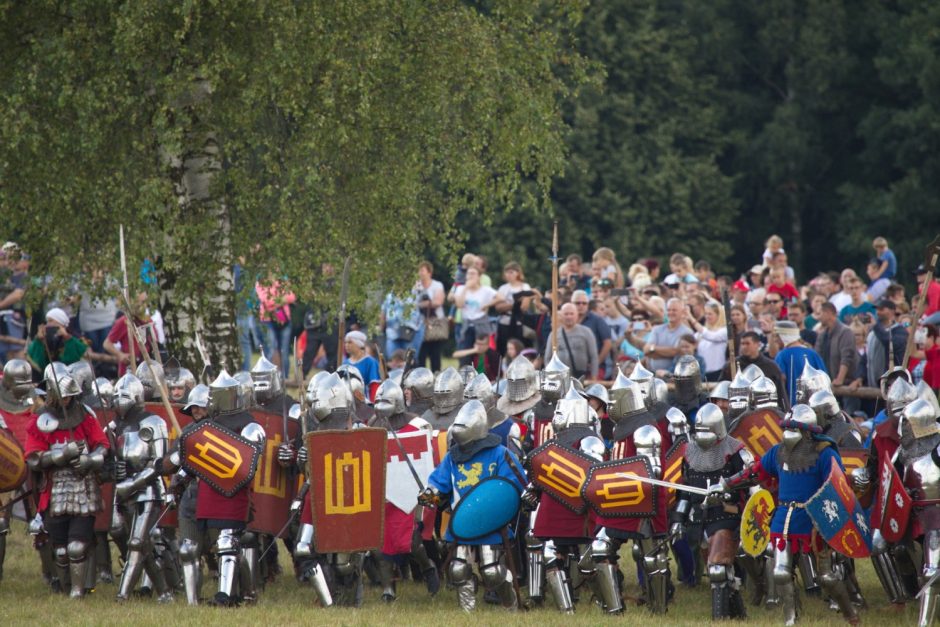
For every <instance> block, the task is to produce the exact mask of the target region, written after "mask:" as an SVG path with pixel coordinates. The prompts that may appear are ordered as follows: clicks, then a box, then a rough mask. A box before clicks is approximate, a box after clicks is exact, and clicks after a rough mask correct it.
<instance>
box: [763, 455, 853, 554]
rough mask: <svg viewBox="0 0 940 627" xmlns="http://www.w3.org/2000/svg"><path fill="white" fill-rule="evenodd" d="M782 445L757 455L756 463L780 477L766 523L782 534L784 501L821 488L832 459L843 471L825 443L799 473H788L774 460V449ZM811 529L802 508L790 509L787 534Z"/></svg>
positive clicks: (800, 498)
mask: <svg viewBox="0 0 940 627" xmlns="http://www.w3.org/2000/svg"><path fill="white" fill-rule="evenodd" d="M781 446H783V445H782V444H777V445H775V446H774V447H773V448H771V449H770V450H769V451H767V452H766V453H764V456H763V457H761V460H760V464H761V466H762V467H763V468H764V470H765V471H766V472H767V473H768V474H770V475H773V476H774V477H777V478H778V479H779V480H780V490H779V492H778V497H777V502H778V503H780V505H779V506H778V507H777V509H775V510H774V517H773V520H772V521H771V522H770V531H771V532H773V533H783V526H784V522H785V521H786V518H787V507H785V506H784V504H785V503H787V502H790V501H796V502H797V503H805V502H806V501H808V500H809V499H810V498H811V497H812V496H813V495H814V494H816V491H817V490H819V488H820V487H822V484H824V483H825V482H826V480H827V479H828V478H829V473H830V472H831V471H832V460H833V459H836V460H838V462H839V467H840V468H842V469H843V470H845V466H843V465H842V458H841V457H839V453H837V452H836V449H835V447H834V446H827V447H826V448H824V449H823V450H822V451H820V453H819V457H818V458H817V460H816V464H815V465H814V466H812V467H811V468H808V469H807V470H804V471H803V472H790V471H788V470H784V469H783V468H781V466H780V462H779V461H778V460H777V451H779V450H780V447H781ZM812 530H813V521H812V519H811V518H810V517H809V514H807V513H806V510H805V509H803V508H802V507H797V508H794V509H793V514H792V515H791V516H790V528H789V530H788V534H789V535H809V533H810V532H811V531H812Z"/></svg>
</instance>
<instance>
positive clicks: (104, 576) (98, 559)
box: [95, 531, 114, 583]
mask: <svg viewBox="0 0 940 627" xmlns="http://www.w3.org/2000/svg"><path fill="white" fill-rule="evenodd" d="M95 565H96V569H97V571H98V581H100V582H101V583H114V574H113V571H112V570H111V547H110V546H109V544H108V534H107V533H105V532H104V531H96V532H95Z"/></svg>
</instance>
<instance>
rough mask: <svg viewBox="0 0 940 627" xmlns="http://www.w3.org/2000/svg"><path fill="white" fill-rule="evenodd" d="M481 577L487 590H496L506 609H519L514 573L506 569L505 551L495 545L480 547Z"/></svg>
mask: <svg viewBox="0 0 940 627" xmlns="http://www.w3.org/2000/svg"><path fill="white" fill-rule="evenodd" d="M480 575H482V577H483V585H484V586H486V588H487V590H495V591H496V594H497V595H498V596H499V601H500V603H501V604H502V605H503V607H505V608H509V609H512V610H515V609H517V608H518V607H519V599H517V598H516V589H515V588H514V587H513V585H512V573H511V572H510V571H509V569H508V568H507V567H506V556H505V555H503V550H502V548H500V547H499V546H497V545H494V544H484V545H483V546H481V547H480Z"/></svg>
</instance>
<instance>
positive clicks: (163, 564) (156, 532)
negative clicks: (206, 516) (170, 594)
mask: <svg viewBox="0 0 940 627" xmlns="http://www.w3.org/2000/svg"><path fill="white" fill-rule="evenodd" d="M150 541H151V543H152V544H153V550H154V553H155V554H156V557H157V563H158V564H159V566H160V569H161V570H162V571H163V578H164V580H165V581H166V585H167V588H168V589H170V590H178V589H179V588H181V587H182V583H183V582H182V577H181V576H180V564H179V560H178V557H177V556H178V555H179V546H178V545H177V543H176V530H175V529H162V528H160V527H156V528H154V529H153V531H151V532H150Z"/></svg>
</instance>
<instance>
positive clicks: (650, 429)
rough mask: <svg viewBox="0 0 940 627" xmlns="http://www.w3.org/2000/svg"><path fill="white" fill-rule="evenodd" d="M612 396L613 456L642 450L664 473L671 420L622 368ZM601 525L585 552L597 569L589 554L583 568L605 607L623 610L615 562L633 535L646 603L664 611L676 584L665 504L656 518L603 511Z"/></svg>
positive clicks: (655, 468)
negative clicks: (656, 411) (656, 412)
mask: <svg viewBox="0 0 940 627" xmlns="http://www.w3.org/2000/svg"><path fill="white" fill-rule="evenodd" d="M650 383H652V378H650ZM610 400H611V402H610V410H609V415H610V417H611V419H612V420H613V421H614V423H615V426H614V432H613V441H614V442H613V446H612V448H611V451H610V459H611V460H617V459H625V458H628V457H634V456H643V457H645V458H646V459H647V461H648V462H649V464H650V467H651V468H652V472H653V475H654V476H653V478H657V479H658V478H660V475H661V473H662V468H663V459H664V457H665V454H666V452H667V451H668V450H669V448H670V446H671V445H672V439H671V436H670V435H669V432H668V426H667V425H666V424H659V423H657V421H656V420H655V419H654V417H653V415H652V414H651V413H650V412H649V410H648V409H647V407H646V404H645V400H644V396H643V392H642V389H641V387H640V385H639V384H638V383H637V382H636V381H634V380H632V379H628V378H627V377H625V376H624V375H623V373H620V374H618V376H617V379H616V380H615V381H614V384H613V385H612V386H611V388H610ZM663 423H665V421H663ZM661 430H662V431H661ZM654 489H655V490H659V495H660V499H661V500H660V502H662V503H665V502H666V493H665V490H664V489H663V488H654ZM597 526H598V531H597V532H596V534H595V537H594V540H593V542H592V543H591V549H590V551H589V553H586V554H585V556H587V555H588V554H590V556H591V562H592V564H593V571H594V572H593V573H592V572H590V571H591V570H592V568H591V564H589V563H588V562H587V559H586V558H585V559H582V565H583V567H582V572H584V573H585V575H586V577H587V578H588V579H589V580H590V579H591V578H592V577H593V578H596V580H597V581H596V583H595V584H594V585H595V586H596V588H597V589H598V590H599V591H600V600H601V602H602V604H603V607H604V611H606V612H607V613H610V614H619V613H621V612H623V598H622V595H621V589H620V581H621V575H620V573H619V570H618V565H617V564H618V560H619V551H620V547H621V545H622V544H623V543H624V542H626V541H628V540H630V541H632V542H633V558H634V560H636V562H637V564H638V566H639V568H640V570H641V572H642V574H643V584H644V588H645V596H646V603H647V605H648V607H649V609H650V610H651V611H652V612H653V613H656V614H662V613H665V612H666V606H667V603H668V598H669V596H670V591H671V589H672V582H671V581H670V578H671V575H670V571H669V547H668V544H667V543H666V542H662V540H663V539H664V538H665V537H666V533H667V531H668V522H667V519H666V508H665V507H661V508H659V511H658V512H656V514H655V515H654V516H653V517H652V518H619V517H605V516H599V517H598V519H597Z"/></svg>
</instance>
